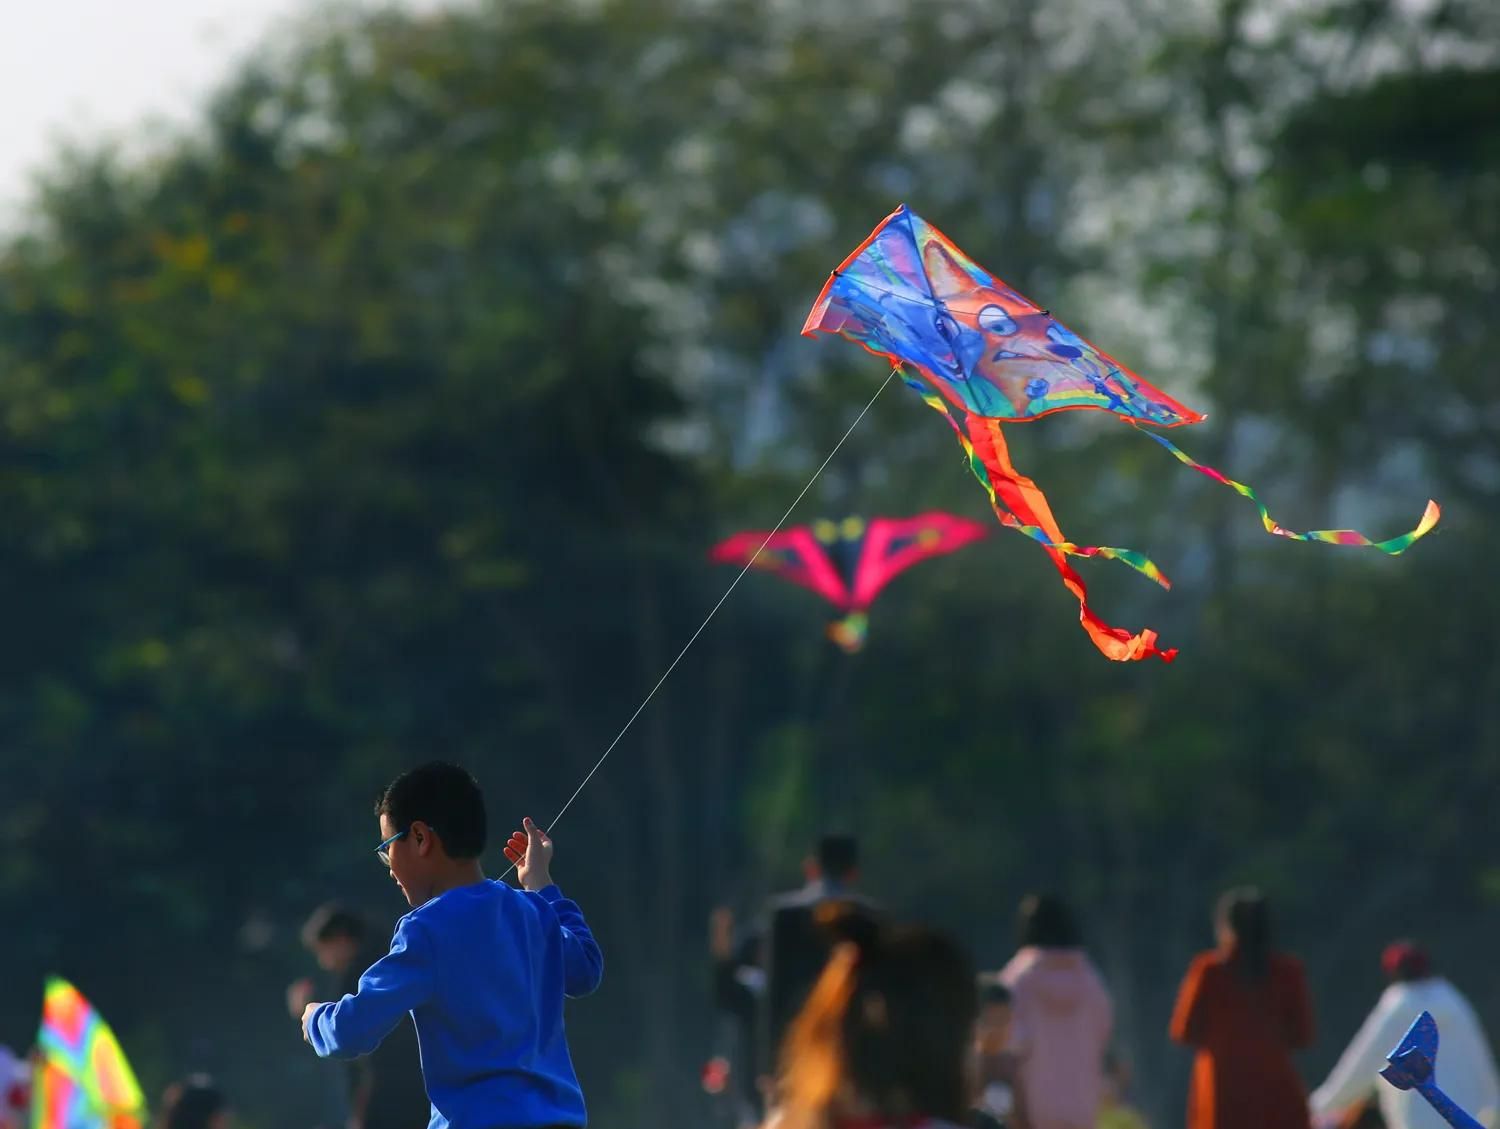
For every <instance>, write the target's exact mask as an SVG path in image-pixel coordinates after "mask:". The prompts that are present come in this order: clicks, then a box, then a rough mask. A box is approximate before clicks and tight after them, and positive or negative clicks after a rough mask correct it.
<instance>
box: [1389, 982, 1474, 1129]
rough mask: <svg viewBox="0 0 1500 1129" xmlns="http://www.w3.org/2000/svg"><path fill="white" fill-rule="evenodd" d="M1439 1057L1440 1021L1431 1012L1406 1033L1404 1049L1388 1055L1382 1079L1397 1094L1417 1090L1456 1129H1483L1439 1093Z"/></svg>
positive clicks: (1397, 1049) (1425, 1012) (1451, 1100)
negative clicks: (1402, 1091)
mask: <svg viewBox="0 0 1500 1129" xmlns="http://www.w3.org/2000/svg"><path fill="white" fill-rule="evenodd" d="M1437 1053H1438V1028H1437V1020H1435V1019H1433V1018H1432V1013H1431V1012H1430V1011H1424V1012H1423V1013H1422V1014H1421V1015H1419V1016H1417V1021H1416V1022H1415V1023H1413V1024H1412V1025H1411V1028H1410V1029H1409V1030H1408V1031H1407V1032H1406V1037H1405V1038H1404V1039H1402V1040H1401V1045H1400V1046H1398V1047H1397V1048H1396V1049H1395V1050H1393V1051H1392V1052H1391V1053H1390V1054H1388V1055H1386V1059H1387V1060H1388V1061H1389V1062H1390V1064H1391V1065H1390V1066H1387V1067H1386V1068H1385V1069H1384V1070H1382V1071H1381V1072H1380V1076H1381V1077H1382V1078H1384V1079H1385V1080H1386V1081H1387V1082H1389V1083H1390V1084H1391V1085H1392V1086H1394V1087H1396V1089H1398V1090H1416V1092H1417V1093H1419V1094H1421V1095H1422V1097H1424V1098H1425V1099H1427V1104H1428V1105H1430V1106H1431V1107H1432V1108H1433V1109H1435V1110H1437V1111H1438V1116H1440V1117H1441V1118H1442V1119H1443V1120H1444V1121H1446V1122H1447V1123H1448V1124H1449V1125H1451V1126H1453V1129H1484V1126H1482V1125H1481V1124H1479V1122H1477V1121H1475V1120H1474V1119H1473V1118H1472V1117H1470V1116H1469V1115H1468V1114H1467V1113H1465V1112H1464V1111H1463V1110H1462V1109H1460V1108H1459V1107H1458V1103H1456V1102H1455V1101H1454V1100H1453V1099H1452V1098H1450V1097H1449V1096H1448V1095H1447V1094H1445V1093H1443V1091H1442V1090H1440V1089H1438V1084H1437Z"/></svg>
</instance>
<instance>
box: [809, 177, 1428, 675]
mask: <svg viewBox="0 0 1500 1129" xmlns="http://www.w3.org/2000/svg"><path fill="white" fill-rule="evenodd" d="M802 332H803V334H805V335H806V336H809V337H811V336H814V335H816V334H818V333H829V334H837V335H839V336H842V337H845V338H848V339H849V340H851V341H854V342H856V343H858V344H860V345H862V346H863V347H864V348H865V349H867V350H869V351H870V352H871V353H874V354H876V355H877V356H882V357H885V358H886V359H888V360H889V361H890V362H891V363H892V364H893V365H895V366H896V367H897V368H898V369H900V370H901V371H902V374H903V379H905V380H906V383H907V384H908V385H909V386H911V387H912V388H913V389H915V390H916V391H917V392H918V393H919V394H920V395H921V396H922V398H923V399H924V400H925V401H926V402H927V404H928V405H929V406H930V407H932V408H934V409H936V410H937V411H939V412H942V413H943V415H944V416H945V417H946V418H947V419H948V422H949V423H950V424H952V426H953V428H954V430H955V431H956V432H957V433H958V437H959V442H960V443H962V444H963V447H964V450H965V451H966V452H967V454H968V457H969V466H970V469H971V470H972V471H973V472H974V474H975V476H976V477H977V478H978V479H979V481H980V482H981V483H982V484H983V485H984V487H985V489H986V491H988V493H989V496H990V502H991V504H992V506H993V507H994V510H995V513H996V515H997V516H998V517H999V519H1000V521H1001V523H1002V524H1004V525H1007V526H1009V527H1011V528H1014V529H1017V530H1019V531H1021V532H1023V533H1025V534H1027V535H1028V536H1029V537H1031V538H1033V539H1034V540H1036V541H1038V542H1040V543H1041V545H1042V547H1043V549H1044V550H1045V551H1046V552H1047V555H1048V556H1049V557H1050V558H1051V559H1052V562H1053V564H1054V565H1055V567H1056V568H1057V570H1058V572H1059V573H1061V575H1062V579H1063V584H1064V585H1065V586H1066V587H1067V588H1068V590H1069V591H1071V592H1072V593H1073V595H1074V596H1075V597H1076V598H1077V600H1078V604H1079V620H1080V622H1081V623H1082V625H1083V628H1084V630H1085V631H1086V632H1087V633H1088V635H1089V637H1090V639H1092V640H1093V642H1094V644H1095V646H1097V647H1098V648H1099V650H1100V651H1101V652H1102V653H1103V654H1104V655H1105V656H1106V657H1107V658H1110V659H1114V660H1117V661H1129V660H1134V659H1143V658H1148V657H1150V656H1153V655H1154V656H1157V657H1158V658H1161V659H1163V660H1165V661H1168V662H1170V661H1171V660H1172V658H1173V657H1174V656H1175V655H1176V653H1177V652H1176V651H1175V650H1174V649H1162V648H1159V647H1157V645H1156V640H1157V634H1156V632H1155V631H1152V630H1150V629H1149V628H1146V629H1143V630H1141V631H1140V632H1135V633H1132V632H1130V631H1127V630H1125V629H1123V628H1119V627H1112V626H1110V625H1109V624H1107V623H1105V622H1104V621H1103V620H1102V619H1100V618H1099V617H1098V616H1097V615H1096V614H1095V613H1094V612H1093V610H1092V609H1091V608H1090V607H1089V604H1088V592H1087V589H1086V588H1085V586H1084V583H1083V580H1082V578H1081V577H1079V575H1078V573H1077V572H1076V571H1075V570H1074V569H1073V567H1072V566H1071V565H1070V564H1069V563H1068V560H1067V558H1068V557H1070V556H1077V557H1093V556H1102V557H1106V558H1109V559H1113V560H1119V561H1121V562H1123V563H1125V564H1128V565H1130V566H1131V567H1132V568H1134V569H1136V570H1137V571H1139V572H1142V573H1144V574H1145V575H1147V576H1149V577H1150V578H1151V579H1153V580H1155V581H1156V582H1157V583H1159V584H1161V585H1162V586H1163V587H1170V585H1169V582H1168V581H1167V579H1166V577H1165V576H1163V575H1162V573H1161V570H1160V569H1159V568H1157V567H1156V565H1155V564H1154V563H1152V562H1151V560H1150V559H1149V558H1147V557H1145V556H1143V555H1142V554H1140V553H1137V552H1134V551H1133V550H1130V549H1117V548H1112V547H1109V546H1082V545H1076V544H1073V543H1072V542H1070V541H1068V540H1066V539H1065V538H1064V537H1063V534H1062V530H1061V529H1060V528H1059V527H1058V524H1057V521H1056V520H1055V519H1054V518H1053V516H1052V510H1051V507H1050V506H1049V504H1048V502H1047V499H1046V497H1045V495H1043V494H1042V492H1041V490H1039V489H1038V488H1037V486H1036V484H1035V483H1034V482H1032V481H1031V479H1029V478H1027V477H1026V476H1025V475H1023V474H1020V473H1019V472H1018V471H1017V470H1016V469H1015V467H1014V466H1012V465H1011V462H1010V455H1009V452H1008V449H1007V447H1006V444H1005V438H1004V435H1003V434H1002V432H1001V424H1003V423H1011V422H1021V421H1025V420H1032V419H1038V418H1040V417H1041V416H1045V415H1050V414H1052V413H1054V412H1060V411H1067V410H1070V409H1082V408H1093V409H1096V410H1102V411H1107V412H1112V413H1114V414H1115V415H1117V416H1119V417H1120V418H1121V419H1124V420H1125V421H1126V422H1128V423H1130V424H1131V425H1132V426H1134V427H1136V428H1138V429H1140V430H1142V431H1143V432H1144V434H1146V435H1149V436H1150V437H1151V438H1152V439H1154V440H1156V442H1158V443H1160V444H1161V445H1162V446H1163V447H1165V448H1166V449H1167V450H1168V451H1170V452H1171V453H1172V455H1173V456H1174V457H1175V458H1176V459H1178V460H1179V461H1180V462H1182V463H1184V464H1185V465H1187V466H1190V467H1192V468H1193V469H1194V470H1196V471H1199V472H1200V473H1202V474H1205V475H1207V476H1208V477H1210V478H1212V479H1214V480H1215V481H1216V482H1221V483H1223V484H1224V485H1226V486H1229V487H1230V488H1231V489H1233V490H1236V491H1237V492H1239V493H1240V494H1243V495H1244V496H1245V497H1247V498H1249V499H1250V500H1251V501H1252V502H1254V503H1255V505H1256V507H1257V508H1258V509H1259V510H1260V514H1261V523H1262V525H1264V527H1265V529H1266V531H1267V532H1268V533H1272V534H1274V535H1276V536H1278V537H1286V538H1289V539H1291V540H1294V541H1322V542H1326V543H1328V544H1334V545H1359V546H1366V547H1369V548H1374V549H1379V550H1380V551H1381V552H1384V553H1389V554H1391V555H1396V554H1399V553H1401V552H1402V551H1404V550H1405V549H1406V547H1407V546H1408V545H1410V544H1411V543H1412V542H1413V541H1415V540H1416V539H1417V538H1419V537H1421V536H1423V535H1424V534H1425V533H1427V532H1428V531H1429V530H1430V529H1432V527H1433V526H1434V525H1436V524H1437V521H1438V517H1439V510H1438V506H1437V504H1436V503H1435V502H1432V501H1429V502H1428V503H1427V509H1426V511H1425V512H1424V513H1423V515H1422V520H1421V522H1420V523H1419V524H1418V525H1417V527H1416V528H1415V529H1413V530H1412V531H1411V532H1410V533H1406V534H1403V535H1402V536H1400V537H1394V538H1391V539H1390V540H1388V541H1379V542H1375V541H1371V540H1370V539H1369V538H1367V537H1366V536H1365V535H1364V534H1362V533H1359V532H1358V531H1356V530H1352V529H1317V530H1312V531H1310V532H1307V533H1296V532H1293V531H1292V530H1289V529H1286V528H1284V527H1283V526H1282V525H1281V524H1280V523H1279V522H1277V521H1276V520H1275V519H1273V518H1272V517H1271V515H1270V514H1269V513H1267V512H1266V508H1265V506H1263V505H1261V503H1260V500H1259V499H1258V498H1257V497H1256V495H1255V492H1254V491H1253V490H1251V489H1250V487H1248V486H1245V485H1244V484H1242V483H1239V482H1235V481H1234V480H1233V479H1230V478H1227V477H1225V476H1224V475H1223V474H1221V473H1220V472H1218V471H1217V470H1214V469H1213V468H1212V467H1207V466H1203V465H1201V464H1200V463H1197V462H1194V461H1193V459H1192V458H1190V457H1189V456H1188V455H1187V454H1185V453H1184V452H1183V451H1182V450H1180V449H1179V448H1178V447H1177V446H1176V445H1175V444H1173V443H1172V442H1171V441H1170V440H1169V439H1167V438H1166V437H1165V436H1163V435H1161V434H1158V433H1157V432H1155V431H1148V430H1146V429H1145V426H1143V425H1146V426H1150V427H1156V428H1171V427H1181V426H1183V425H1185V424H1194V423H1198V422H1200V421H1202V419H1203V418H1204V417H1203V416H1202V415H1201V414H1199V413H1198V412H1195V411H1193V410H1191V409H1190V408H1187V407H1184V406H1183V405H1182V404H1180V403H1178V402H1177V401H1176V400H1174V399H1173V398H1172V397H1171V396H1168V395H1167V394H1166V393H1165V392H1162V391H1161V390H1160V389H1158V388H1155V387H1153V386H1152V385H1151V384H1149V383H1147V382H1146V381H1145V380H1144V379H1142V378H1141V377H1140V376H1139V375H1137V374H1136V373H1134V372H1132V371H1131V370H1130V369H1128V368H1127V367H1126V366H1124V365H1122V364H1121V363H1120V362H1119V361H1117V360H1115V359H1114V358H1113V357H1111V356H1110V355H1109V354H1108V353H1105V352H1104V351H1103V350H1101V349H1099V348H1098V347H1096V346H1094V345H1093V344H1091V343H1090V342H1088V341H1085V340H1084V339H1083V338H1082V337H1079V336H1078V335H1077V334H1075V333H1073V332H1072V331H1071V330H1070V329H1068V328H1067V327H1066V326H1064V325H1063V324H1062V323H1061V322H1059V321H1057V320H1056V319H1055V318H1054V317H1053V316H1052V314H1051V312H1050V311H1048V310H1044V309H1042V308H1041V307H1040V306H1037V305H1036V304H1035V303H1034V302H1032V301H1031V300H1030V299H1029V298H1026V297H1025V296H1023V295H1022V294H1020V293H1018V292H1017V291H1015V290H1013V289H1012V288H1011V287H1009V286H1007V285H1006V284H1005V283H1004V282H1001V281H1000V280H999V279H997V278H995V277H994V276H993V275H991V274H990V273H989V272H988V271H986V270H985V269H984V268H983V267H981V266H979V265H978V264H977V263H975V262H974V261H973V260H972V259H970V258H969V257H968V256H967V255H965V254H964V253H963V252H962V251H961V250H959V249H958V247H957V246H955V245H954V244H953V242H952V241H951V240H949V239H948V238H947V237H945V236H944V235H943V234H942V233H941V232H939V231H938V230H937V229H936V228H934V227H933V226H932V225H931V224H929V223H927V222H926V221H925V220H923V219H921V218H920V217H919V216H917V215H915V214H914V213H912V212H911V211H910V210H909V209H908V208H907V207H906V206H905V205H904V204H903V205H902V206H901V207H899V208H897V209H896V210H895V211H894V212H892V213H891V214H890V215H889V216H887V217H886V218H885V219H884V220H883V221H881V223H880V225H879V226H878V227H877V228H876V229H875V230H874V231H873V232H872V233H871V234H870V236H869V238H867V239H866V240H865V241H864V242H863V243H862V244H860V246H859V247H857V248H856V249H855V250H854V252H853V254H851V255H850V256H849V257H848V258H847V259H845V260H844V262H843V263H842V264H841V265H840V267H839V269H838V270H836V271H834V272H833V274H832V276H831V277H830V278H829V279H828V282H827V283H826V284H825V285H824V287H823V291H822V293H821V294H819V295H818V300H817V301H816V302H815V303H814V304H813V308H812V311H811V313H809V314H808V316H807V321H806V323H805V324H804V325H803V327H802Z"/></svg>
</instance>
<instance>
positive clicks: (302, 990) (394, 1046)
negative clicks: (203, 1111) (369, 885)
mask: <svg viewBox="0 0 1500 1129" xmlns="http://www.w3.org/2000/svg"><path fill="white" fill-rule="evenodd" d="M302 944H303V946H304V947H306V948H307V950H308V951H309V952H311V953H312V954H313V956H314V957H315V958H316V960H317V962H318V967H319V969H321V970H322V972H323V973H324V975H325V976H326V977H327V978H328V980H327V983H325V984H324V985H322V987H323V988H324V989H326V990H325V991H324V992H322V993H321V994H319V995H317V996H316V997H315V995H314V992H315V988H316V986H315V985H314V983H313V981H312V980H311V979H306V980H299V981H297V983H295V984H293V985H292V987H291V988H290V989H289V990H288V992H287V1009H288V1011H289V1012H290V1013H291V1015H292V1016H293V1017H294V1018H297V1019H300V1018H301V1017H302V1011H303V1009H304V1008H306V1007H307V1005H308V1003H309V1002H311V1001H312V1000H313V999H314V998H320V999H334V1000H337V999H342V998H343V997H344V996H346V995H347V996H352V995H353V994H354V993H356V992H357V991H359V978H360V976H361V975H362V974H363V973H364V971H365V969H367V968H368V967H370V965H372V964H374V963H375V962H376V961H377V960H378V959H380V957H381V956H382V955H384V949H383V948H378V947H372V946H371V945H370V943H369V928H368V927H367V925H366V924H365V921H364V919H363V918H362V917H360V916H359V915H358V914H356V913H354V912H353V911H351V910H349V909H347V908H345V907H344V906H342V905H339V904H338V903H337V902H330V903H328V904H326V905H323V906H319V907H318V909H316V910H315V911H313V913H312V915H311V916H310V917H309V918H308V919H307V922H306V924H305V925H303V927H302ZM344 1098H345V1100H344V1109H345V1110H346V1115H345V1120H344V1121H343V1124H344V1126H345V1129H412V1127H416V1129H420V1127H421V1126H424V1125H426V1124H427V1120H428V1118H429V1117H430V1116H431V1112H432V1106H431V1103H430V1102H429V1101H428V1100H427V1089H426V1087H425V1086H424V1085H423V1083H422V1060H421V1051H420V1050H419V1048H418V1046H417V1032H416V1027H415V1026H414V1025H413V1023H412V1021H411V1017H410V1016H407V1017H406V1018H404V1019H403V1020H402V1021H401V1022H400V1023H399V1024H398V1025H397V1027H396V1029H395V1030H394V1031H392V1032H391V1034H390V1035H389V1036H388V1037H387V1038H386V1040H385V1041H384V1042H383V1043H381V1044H380V1046H378V1047H376V1048H375V1050H374V1052H373V1053H371V1054H369V1055H365V1056H364V1057H362V1058H356V1059H352V1060H350V1061H349V1063H348V1064H347V1074H346V1086H345V1095H344Z"/></svg>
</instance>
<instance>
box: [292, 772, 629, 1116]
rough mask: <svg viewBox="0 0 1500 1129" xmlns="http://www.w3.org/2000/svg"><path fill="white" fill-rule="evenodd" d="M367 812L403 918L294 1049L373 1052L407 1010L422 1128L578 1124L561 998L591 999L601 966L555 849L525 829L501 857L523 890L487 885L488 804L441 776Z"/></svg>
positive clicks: (319, 1006)
mask: <svg viewBox="0 0 1500 1129" xmlns="http://www.w3.org/2000/svg"><path fill="white" fill-rule="evenodd" d="M375 813H376V815H378V816H379V817H380V835H381V838H382V839H383V840H384V842H382V843H381V844H380V846H379V847H377V848H376V852H377V854H378V855H379V858H380V861H381V862H382V863H384V864H385V865H386V866H387V867H388V868H389V869H390V872H391V878H393V879H394V880H395V882H396V885H397V886H398V887H399V888H400V890H401V893H402V894H404V895H405V897H406V900H407V902H408V903H410V905H411V906H412V911H411V912H410V913H409V914H407V915H406V916H405V917H403V918H402V919H401V920H400V921H399V922H397V924H396V934H395V937H394V938H392V940H391V951H390V952H389V953H387V954H386V955H385V956H383V957H381V958H380V960H378V961H376V962H375V963H374V964H373V965H371V966H370V969H369V971H367V972H366V973H365V974H364V975H363V976H362V977H360V980H359V989H358V991H356V992H355V993H354V994H353V995H349V996H345V997H344V998H343V999H341V1000H339V1001H338V1002H337V1003H315V1004H308V1005H307V1007H306V1009H305V1010H304V1011H303V1013H302V1034H303V1038H305V1039H306V1040H307V1041H308V1042H309V1043H310V1044H312V1048H313V1050H315V1051H317V1052H318V1055H319V1057H322V1058H327V1057H330V1056H332V1057H338V1058H352V1057H355V1056H357V1055H363V1054H369V1053H370V1052H371V1051H372V1050H374V1049H375V1048H376V1047H377V1046H379V1044H380V1041H381V1040H382V1039H384V1038H385V1037H386V1035H388V1034H389V1033H390V1032H391V1030H392V1029H393V1028H394V1027H395V1026H396V1025H397V1024H398V1023H400V1022H401V1021H402V1019H404V1018H405V1017H406V1015H407V1013H408V1012H410V1013H411V1017H412V1020H413V1022H414V1023H415V1024H416V1028H417V1040H418V1042H419V1043H420V1044H421V1048H422V1075H423V1078H424V1080H425V1081H426V1084H427V1096H428V1098H429V1099H430V1100H431V1102H432V1118H431V1120H430V1121H429V1122H428V1129H554V1127H555V1129H574V1127H580V1126H583V1125H585V1124H586V1123H587V1115H586V1113H585V1111H584V1103H583V1091H582V1090H581V1089H580V1087H579V1085H578V1077H577V1075H576V1074H575V1073H574V1072H573V1062H572V1059H571V1058H570V1057H569V1055H568V1043H567V1037H566V1034H565V1033H564V1030H563V998H564V997H565V996H566V997H575V996H584V995H587V994H588V993H590V992H592V991H593V990H594V989H595V988H597V987H598V986H599V980H600V978H601V976H602V974H603V967H604V958H603V956H602V955H601V954H600V952H599V946H598V945H597V944H596V943H595V942H594V938H593V935H592V934H591V933H590V932H589V928H588V926H587V925H586V924H585V923H584V920H583V914H582V913H581V912H580V911H579V909H578V907H577V906H576V905H574V904H573V903H572V902H570V901H568V900H567V899H566V898H564V897H563V896H562V892H561V891H560V890H558V888H557V887H556V886H555V885H553V884H552V877H551V874H550V865H551V861H552V840H551V839H549V838H548V837H547V836H546V835H545V834H544V833H543V832H542V831H541V830H540V829H539V828H538V827H537V826H536V824H534V823H533V822H532V821H531V820H530V819H527V820H526V821H525V830H524V831H518V832H516V833H514V834H513V835H512V836H511V837H510V840H509V841H508V842H507V843H506V846H505V857H506V858H508V859H510V861H511V862H513V863H515V864H516V876H517V878H518V879H519V881H520V883H521V887H522V889H520V890H517V889H514V888H513V887H510V886H507V885H506V884H505V883H503V882H499V881H491V880H488V879H486V878H485V876H484V871H483V870H482V869H481V867H480V863H479V856H480V855H481V854H482V853H483V851H484V846H485V837H486V824H485V811H484V796H483V794H482V793H481V792H480V790H479V785H478V784H477V783H476V782H475V780H474V778H473V777H472V776H470V775H469V774H468V773H467V772H466V771H464V770H463V769H462V768H459V767H458V766H456V765H451V764H440V763H433V764H428V765H424V766H422V767H421V768H417V769H413V770H412V771H410V772H407V773H405V774H403V775H401V776H399V777H397V778H396V780H395V781H393V782H392V783H391V785H390V787H389V788H387V789H386V790H385V793H384V795H382V796H381V798H380V802H379V803H378V804H377V805H376V807H375Z"/></svg>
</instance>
